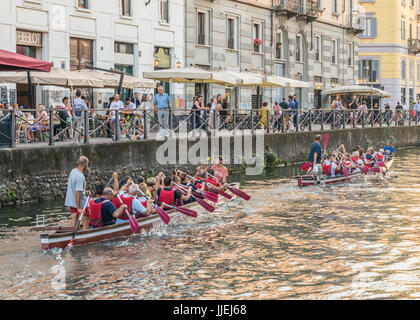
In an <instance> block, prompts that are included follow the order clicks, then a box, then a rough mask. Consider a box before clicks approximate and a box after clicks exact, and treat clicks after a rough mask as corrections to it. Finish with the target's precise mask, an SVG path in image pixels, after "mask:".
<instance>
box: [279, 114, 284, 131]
mask: <svg viewBox="0 0 420 320" xmlns="http://www.w3.org/2000/svg"><path fill="white" fill-rule="evenodd" d="M280 120H281V132H282V133H284V110H283V111H282V112H281V116H280Z"/></svg>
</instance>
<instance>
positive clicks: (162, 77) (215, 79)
mask: <svg viewBox="0 0 420 320" xmlns="http://www.w3.org/2000/svg"><path fill="white" fill-rule="evenodd" d="M143 76H144V77H145V78H148V79H154V80H159V81H164V82H169V81H172V82H178V83H217V84H220V85H225V84H231V85H236V83H237V82H236V79H235V78H234V77H230V76H228V75H226V74H224V75H222V74H218V73H217V72H212V71H206V70H202V69H199V68H194V67H189V68H173V69H161V70H156V71H150V72H143Z"/></svg>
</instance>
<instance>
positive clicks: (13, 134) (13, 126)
mask: <svg viewBox="0 0 420 320" xmlns="http://www.w3.org/2000/svg"><path fill="white" fill-rule="evenodd" d="M10 116H11V119H10V120H11V122H12V123H11V124H10V126H11V130H10V135H11V137H10V148H13V147H14V146H15V144H16V133H17V132H16V113H15V110H10ZM25 134H26V132H25Z"/></svg>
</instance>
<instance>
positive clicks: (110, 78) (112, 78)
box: [75, 69, 156, 89]
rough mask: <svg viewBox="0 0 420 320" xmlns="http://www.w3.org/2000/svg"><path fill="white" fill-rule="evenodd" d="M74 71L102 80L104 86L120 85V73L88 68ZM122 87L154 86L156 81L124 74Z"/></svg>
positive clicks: (116, 86)
mask: <svg viewBox="0 0 420 320" xmlns="http://www.w3.org/2000/svg"><path fill="white" fill-rule="evenodd" d="M75 72H77V73H80V74H82V75H83V76H84V77H87V78H89V79H91V78H93V79H97V80H100V81H102V83H103V86H104V87H105V88H118V87H119V85H120V75H119V74H116V73H109V72H100V71H96V70H90V69H83V70H78V71H75ZM122 88H123V89H134V88H156V83H155V81H153V80H150V79H142V78H137V77H133V76H130V75H124V78H123V83H122Z"/></svg>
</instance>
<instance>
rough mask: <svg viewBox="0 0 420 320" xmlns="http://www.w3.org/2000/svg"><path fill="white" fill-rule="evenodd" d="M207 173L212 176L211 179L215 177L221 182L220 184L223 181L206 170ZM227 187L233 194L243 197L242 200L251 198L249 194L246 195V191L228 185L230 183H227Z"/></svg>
mask: <svg viewBox="0 0 420 320" xmlns="http://www.w3.org/2000/svg"><path fill="white" fill-rule="evenodd" d="M207 174H208V175H209V176H210V177H212V178H213V179H216V180H217V181H219V182H220V183H222V184H223V181H221V180H220V179H218V178H216V177H215V176H213V175H212V174H210V173H208V172H207ZM227 187H228V189H229V190H230V192H232V193H233V194H236V195H237V196H238V197H240V198H242V199H244V200H246V201H248V200H249V199H251V196H250V195H248V194H247V193H246V192H244V191H242V190H239V189H237V188H234V187H232V186H230V185H228V186H227ZM219 191H220V190H219Z"/></svg>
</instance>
